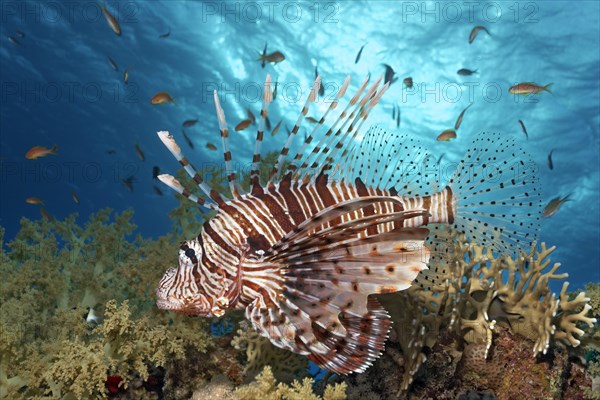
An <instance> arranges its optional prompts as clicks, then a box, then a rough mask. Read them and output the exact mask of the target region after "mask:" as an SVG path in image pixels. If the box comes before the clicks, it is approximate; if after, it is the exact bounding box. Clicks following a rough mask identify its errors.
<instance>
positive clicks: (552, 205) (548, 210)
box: [542, 193, 572, 218]
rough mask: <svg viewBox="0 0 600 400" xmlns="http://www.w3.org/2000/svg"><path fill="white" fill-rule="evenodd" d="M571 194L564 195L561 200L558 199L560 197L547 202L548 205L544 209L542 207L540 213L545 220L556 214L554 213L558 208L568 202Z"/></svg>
mask: <svg viewBox="0 0 600 400" xmlns="http://www.w3.org/2000/svg"><path fill="white" fill-rule="evenodd" d="M571 194H572V193H569V194H568V195H566V196H565V197H563V198H562V199H561V198H560V196H558V197H555V198H553V199H552V200H550V202H548V204H546V207H544V210H543V211H542V215H543V216H544V217H546V218H548V217H551V216H553V215H554V214H556V212H557V211H558V210H559V209H560V207H561V206H562V205H563V204H564V203H566V202H567V201H569V200H570V199H569V197H570V196H571Z"/></svg>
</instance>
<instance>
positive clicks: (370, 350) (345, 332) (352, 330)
mask: <svg viewBox="0 0 600 400" xmlns="http://www.w3.org/2000/svg"><path fill="white" fill-rule="evenodd" d="M366 303H367V304H366V308H367V311H366V312H365V313H364V314H363V315H362V316H360V317H357V316H353V315H350V314H348V313H346V312H340V313H339V314H338V315H339V317H338V316H336V317H335V318H330V317H331V315H332V313H331V312H325V311H321V314H320V315H315V310H317V308H315V309H314V310H311V311H312V315H311V314H308V313H307V312H306V311H305V310H303V309H301V308H299V307H298V306H296V305H295V304H294V302H293V301H291V300H289V299H288V298H286V297H282V299H281V301H280V302H279V304H278V306H276V307H271V308H265V307H259V304H260V302H259V299H257V300H256V301H255V302H254V303H252V304H250V305H249V306H248V307H247V308H246V318H248V319H249V320H250V321H251V322H252V325H253V326H254V328H255V329H256V330H257V331H258V332H259V333H260V334H261V335H262V336H265V337H267V338H269V340H270V341H271V342H272V343H273V344H274V345H276V346H277V347H280V348H284V349H287V350H290V351H293V352H295V353H298V354H303V355H306V356H308V358H309V359H310V360H311V361H313V362H314V363H316V364H317V365H319V366H320V367H321V368H325V369H328V370H330V371H332V372H335V373H338V374H349V373H352V372H363V371H365V370H366V369H367V368H368V367H369V366H370V365H372V363H373V361H375V360H376V359H377V358H379V356H381V354H382V352H383V350H384V347H385V341H386V339H387V337H388V332H389V331H390V328H391V320H390V317H389V315H388V313H387V312H386V311H385V310H384V309H383V307H382V306H381V305H380V304H379V301H378V300H377V299H375V298H374V297H368V298H367V301H366ZM327 318H329V319H327Z"/></svg>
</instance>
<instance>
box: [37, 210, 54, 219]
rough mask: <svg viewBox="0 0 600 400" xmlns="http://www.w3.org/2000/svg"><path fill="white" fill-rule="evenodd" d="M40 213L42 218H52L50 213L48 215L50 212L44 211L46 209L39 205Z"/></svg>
mask: <svg viewBox="0 0 600 400" xmlns="http://www.w3.org/2000/svg"><path fill="white" fill-rule="evenodd" d="M40 214H42V218H44V219H46V220H48V221H52V220H53V219H54V217H53V216H52V215H50V213H49V212H48V211H46V209H45V208H44V207H40Z"/></svg>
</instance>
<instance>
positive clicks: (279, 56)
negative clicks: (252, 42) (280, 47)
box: [257, 51, 285, 64]
mask: <svg viewBox="0 0 600 400" xmlns="http://www.w3.org/2000/svg"><path fill="white" fill-rule="evenodd" d="M283 60H285V56H284V55H283V53H282V52H280V51H274V52H273V53H270V54H260V57H259V58H258V60H257V61H260V62H261V63H265V62H270V63H273V64H277V63H280V62H282V61H283Z"/></svg>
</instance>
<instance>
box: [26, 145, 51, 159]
mask: <svg viewBox="0 0 600 400" xmlns="http://www.w3.org/2000/svg"><path fill="white" fill-rule="evenodd" d="M57 152H58V146H57V145H54V147H52V148H51V149H47V148H45V147H42V146H33V147H32V148H31V149H29V151H28V152H27V153H25V158H26V159H28V160H35V159H36V158H40V157H44V156H47V155H48V154H56V153H57Z"/></svg>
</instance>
